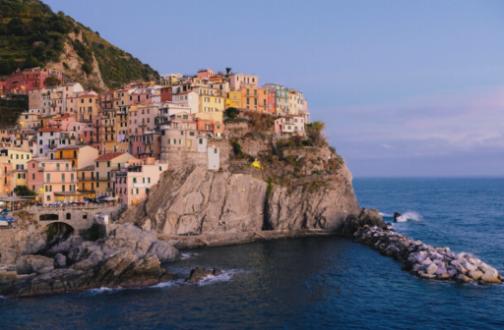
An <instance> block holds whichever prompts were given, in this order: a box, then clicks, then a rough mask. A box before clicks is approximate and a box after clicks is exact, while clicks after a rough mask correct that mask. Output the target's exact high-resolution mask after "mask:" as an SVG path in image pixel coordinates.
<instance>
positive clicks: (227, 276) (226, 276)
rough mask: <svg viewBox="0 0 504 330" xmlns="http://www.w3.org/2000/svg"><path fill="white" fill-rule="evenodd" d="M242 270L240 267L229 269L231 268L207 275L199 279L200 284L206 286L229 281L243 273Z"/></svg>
mask: <svg viewBox="0 0 504 330" xmlns="http://www.w3.org/2000/svg"><path fill="white" fill-rule="evenodd" d="M241 272H242V271H241V270H239V269H229V270H223V271H221V272H220V273H218V274H216V275H207V276H205V277H204V278H202V279H201V280H199V281H198V285H199V286H205V285H209V284H214V283H218V282H228V281H231V280H232V279H233V277H234V276H235V275H236V274H238V273H241Z"/></svg>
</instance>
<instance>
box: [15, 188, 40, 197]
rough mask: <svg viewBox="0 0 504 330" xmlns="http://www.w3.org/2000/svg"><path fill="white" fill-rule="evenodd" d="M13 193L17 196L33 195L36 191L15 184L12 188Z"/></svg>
mask: <svg viewBox="0 0 504 330" xmlns="http://www.w3.org/2000/svg"><path fill="white" fill-rule="evenodd" d="M14 193H15V194H16V195H18V196H35V195H36V193H35V192H34V191H32V190H30V189H28V187H27V186H16V187H15V188H14Z"/></svg>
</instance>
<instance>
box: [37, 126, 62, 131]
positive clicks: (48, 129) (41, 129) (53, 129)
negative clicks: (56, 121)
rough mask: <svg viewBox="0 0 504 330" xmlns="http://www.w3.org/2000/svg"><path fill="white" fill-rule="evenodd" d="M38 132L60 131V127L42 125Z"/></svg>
mask: <svg viewBox="0 0 504 330" xmlns="http://www.w3.org/2000/svg"><path fill="white" fill-rule="evenodd" d="M39 132H61V129H60V128H57V127H42V128H40V129H39Z"/></svg>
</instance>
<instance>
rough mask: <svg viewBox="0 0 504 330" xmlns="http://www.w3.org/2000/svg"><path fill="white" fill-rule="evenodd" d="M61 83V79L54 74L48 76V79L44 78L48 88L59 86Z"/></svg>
mask: <svg viewBox="0 0 504 330" xmlns="http://www.w3.org/2000/svg"><path fill="white" fill-rule="evenodd" d="M60 84H61V81H60V80H59V79H58V78H56V77H54V76H49V77H47V78H46V80H44V85H45V87H47V88H54V87H56V86H59V85H60Z"/></svg>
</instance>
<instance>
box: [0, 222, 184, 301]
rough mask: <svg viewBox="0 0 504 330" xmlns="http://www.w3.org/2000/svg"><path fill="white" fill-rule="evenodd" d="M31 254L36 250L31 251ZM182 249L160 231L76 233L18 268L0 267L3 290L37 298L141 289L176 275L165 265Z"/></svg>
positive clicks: (24, 258)
mask: <svg viewBox="0 0 504 330" xmlns="http://www.w3.org/2000/svg"><path fill="white" fill-rule="evenodd" d="M30 252H32V251H30ZM177 257H178V250H177V249H176V248H174V247H173V246H172V244H171V243H169V242H166V241H161V240H158V239H157V234H156V233H155V232H152V231H144V230H142V229H140V228H138V227H136V226H134V225H132V224H123V225H117V226H115V228H114V229H113V230H111V231H110V233H109V235H108V236H107V237H105V238H103V239H99V240H97V241H84V240H82V238H81V237H78V236H72V237H71V238H69V239H67V240H66V241H64V242H62V243H60V244H58V245H56V246H53V247H51V248H50V249H47V248H43V247H42V248H41V252H38V253H36V254H35V253H31V254H26V255H21V256H20V257H19V258H18V259H17V262H16V265H15V271H13V270H5V271H0V294H2V295H6V296H35V295H42V294H53V293H63V292H72V291H82V290H87V289H91V288H96V287H111V288H114V287H123V288H127V287H142V286H149V285H153V284H157V283H159V282H161V281H166V280H168V279H172V278H173V275H172V274H170V273H168V272H167V270H166V269H165V268H164V267H163V266H162V263H163V262H168V261H173V260H175V259H176V258H177Z"/></svg>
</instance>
